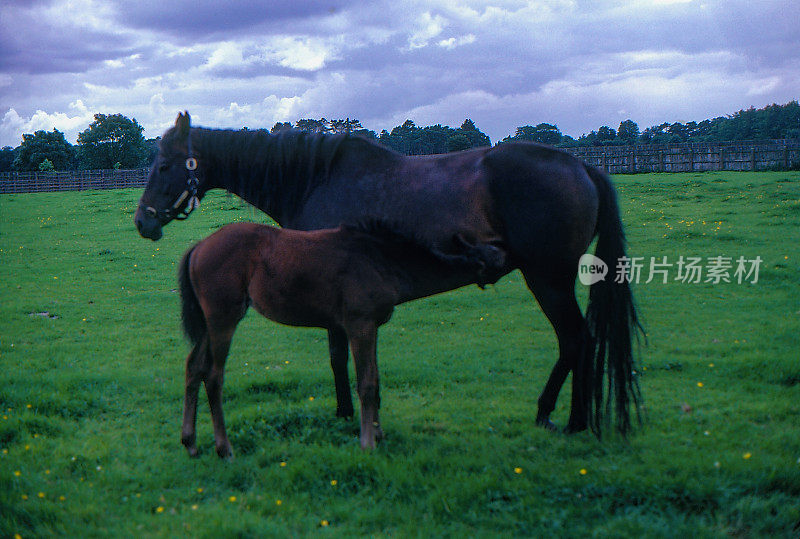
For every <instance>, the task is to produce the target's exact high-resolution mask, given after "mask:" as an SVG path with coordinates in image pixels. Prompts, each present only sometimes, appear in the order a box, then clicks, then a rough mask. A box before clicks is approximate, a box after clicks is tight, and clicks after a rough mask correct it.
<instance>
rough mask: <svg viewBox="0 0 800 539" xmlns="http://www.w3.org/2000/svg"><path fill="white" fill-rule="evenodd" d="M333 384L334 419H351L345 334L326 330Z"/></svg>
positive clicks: (351, 407)
mask: <svg viewBox="0 0 800 539" xmlns="http://www.w3.org/2000/svg"><path fill="white" fill-rule="evenodd" d="M328 347H329V350H330V355H331V370H333V383H334V385H335V386H336V417H353V398H352V396H351V395H350V376H349V375H348V373H347V359H348V357H347V356H348V345H347V333H345V331H344V330H342V329H340V328H333V329H329V330H328Z"/></svg>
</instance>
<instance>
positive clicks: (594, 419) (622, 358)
mask: <svg viewBox="0 0 800 539" xmlns="http://www.w3.org/2000/svg"><path fill="white" fill-rule="evenodd" d="M586 170H587V172H588V174H589V176H590V177H591V179H592V180H593V182H594V184H595V186H596V187H597V191H598V194H599V199H600V207H599V212H598V218H597V231H596V234H597V245H596V248H595V256H597V257H598V258H600V259H601V260H603V261H604V262H605V263H606V264H607V265H608V267H609V271H608V274H607V275H606V278H605V280H602V281H599V282H597V283H595V284H593V285H592V286H591V288H590V289H589V305H588V307H587V309H586V320H587V323H588V324H589V330H590V331H591V333H592V336H593V337H594V349H593V356H594V357H593V360H594V379H593V388H592V400H593V404H592V413H591V420H590V421H591V426H592V430H593V431H594V432H595V433H596V434H597V435H598V436H599V435H600V433H601V429H602V425H603V423H607V422H609V421H610V417H611V415H612V411H611V407H612V402H613V407H614V412H613V414H614V415H615V416H616V427H617V430H618V431H619V432H620V433H622V434H623V435H625V434H626V433H627V432H628V431H629V430H630V428H631V418H630V406H631V405H633V407H634V409H635V411H636V417H637V420H638V421H639V422H640V423H641V415H640V404H641V393H640V391H639V384H638V381H637V373H636V369H635V364H634V360H633V350H632V341H633V339H634V337H636V339H637V341H638V338H639V333H642V334H644V330H643V328H642V325H641V324H640V323H639V318H638V316H637V315H636V307H635V305H634V301H633V294H632V292H631V288H630V285H629V281H628V279H626V278H620V277H626V276H618V275H615V270H616V268H617V261H618V260H620V259H622V257H624V256H625V233H624V231H623V229H622V221H621V219H620V212H619V205H618V204H617V195H616V191H615V190H614V186H613V184H612V183H611V179H610V178H609V177H608V176H607V175H606V174H605V173H603V172H601V171H600V170H598V169H596V168H594V167H591V166H587V167H586ZM604 373H605V374H606V376H605V379H606V380H607V386H608V396H607V397H606V399H605V402H604V399H603V392H604V376H603V374H604Z"/></svg>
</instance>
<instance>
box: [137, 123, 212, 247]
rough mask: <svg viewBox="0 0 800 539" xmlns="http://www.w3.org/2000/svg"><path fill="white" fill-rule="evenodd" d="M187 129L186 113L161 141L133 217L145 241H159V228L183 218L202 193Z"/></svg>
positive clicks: (189, 126)
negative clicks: (146, 239)
mask: <svg viewBox="0 0 800 539" xmlns="http://www.w3.org/2000/svg"><path fill="white" fill-rule="evenodd" d="M190 129H191V119H190V117H189V113H188V112H186V113H183V114H179V115H178V119H177V120H176V121H175V126H174V127H171V128H170V129H168V130H167V131H166V133H164V136H163V137H162V138H161V142H160V143H159V147H158V155H157V156H156V160H155V162H154V163H153V167H152V168H151V169H150V175H149V176H148V178H147V187H146V188H145V190H144V193H143V194H142V198H141V199H140V200H139V208H138V209H137V210H136V215H135V217H134V221H135V223H136V228H137V229H138V230H139V234H141V235H142V237H144V238H149V239H151V240H153V241H156V240H158V239H160V238H161V234H162V232H161V227H163V226H164V225H166V224H167V223H169V222H170V221H172V220H173V219H179V220H181V219H186V218H187V217H188V216H189V214H190V213H191V212H192V210H194V209H195V208H196V207H197V206H198V205H199V204H200V198H202V196H203V194H204V193H205V189H203V188H202V186H201V185H200V181H199V179H198V177H197V175H196V173H195V169H196V168H197V158H196V156H195V155H194V153H193V152H192V140H191V136H190Z"/></svg>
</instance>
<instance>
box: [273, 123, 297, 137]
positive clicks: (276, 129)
mask: <svg viewBox="0 0 800 539" xmlns="http://www.w3.org/2000/svg"><path fill="white" fill-rule="evenodd" d="M291 129H292V124H291V123H290V122H278V123H276V124H275V125H273V126H272V129H270V130H269V132H270V133H273V134H274V133H280V132H282V131H290V130H291Z"/></svg>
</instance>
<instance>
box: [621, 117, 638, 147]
mask: <svg viewBox="0 0 800 539" xmlns="http://www.w3.org/2000/svg"><path fill="white" fill-rule="evenodd" d="M617 138H618V139H620V142H622V143H623V144H635V143H636V139H638V138H639V126H638V125H637V124H636V122H634V121H633V120H630V119H629V120H625V121H624V122H622V123H620V124H619V129H617Z"/></svg>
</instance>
